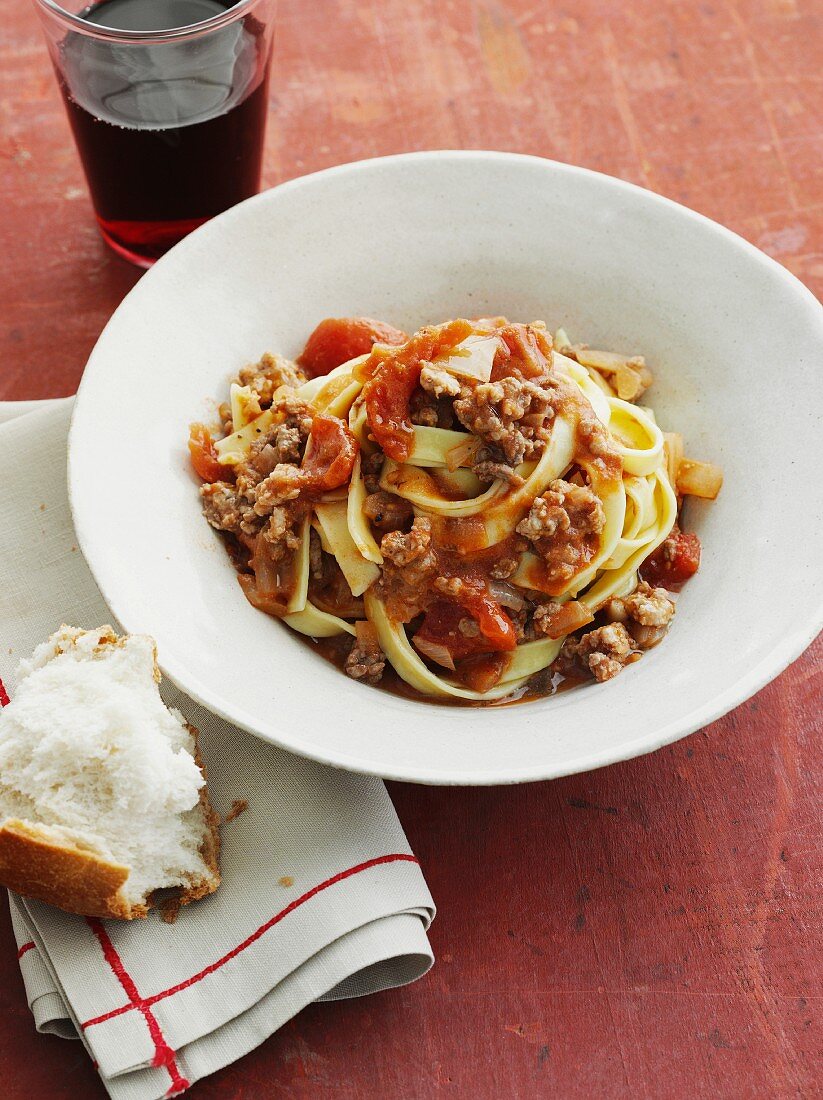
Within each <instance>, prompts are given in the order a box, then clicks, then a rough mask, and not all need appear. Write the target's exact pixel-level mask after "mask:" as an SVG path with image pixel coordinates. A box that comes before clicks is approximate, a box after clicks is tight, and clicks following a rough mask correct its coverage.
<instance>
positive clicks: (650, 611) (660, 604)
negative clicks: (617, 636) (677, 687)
mask: <svg viewBox="0 0 823 1100" xmlns="http://www.w3.org/2000/svg"><path fill="white" fill-rule="evenodd" d="M603 611H604V613H605V615H606V618H607V619H609V620H610V621H611V622H619V623H625V625H626V626H627V628H628V629H629V631H630V632H631V635H632V637H633V638H634V640H635V644H636V645H637V647H638V648H639V649H651V648H652V646H655V645H657V643H658V642H660V641H661V640H662V639H663V638H664V637H665V635H666V633H667V631H668V629H669V625H670V624H671V621H672V619H673V618H674V612H675V606H674V602H673V601H672V600H670V599H669V596H668V593H667V592H666V590H665V588H652V586H651V585H650V584H646V582H645V581H641V582H640V584H638V586H637V588H635V590H634V592H632V593H631V595H629V596H622V597H615V598H614V599H612V600H609V602H608V603H607V604H606V606H605V607H604V608H603Z"/></svg>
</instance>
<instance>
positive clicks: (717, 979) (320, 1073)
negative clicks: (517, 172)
mask: <svg viewBox="0 0 823 1100" xmlns="http://www.w3.org/2000/svg"><path fill="white" fill-rule="evenodd" d="M822 25H823V10H822V9H821V7H820V4H819V3H817V2H816V0H737V2H734V0H708V2H705V0H704V2H700V3H698V2H696V0H694V2H693V0H614V2H612V3H608V2H604V0H599V2H598V0H576V3H574V4H572V3H568V4H565V3H562V2H561V0H543V2H535V0H415V2H413V3H408V2H406V0H321V2H319V3H316V4H309V3H306V2H305V0H280V16H279V39H278V41H277V44H276V58H277V61H276V70H275V78H274V82H273V86H272V89H271V119H270V124H269V126H270V129H269V136H268V144H267V151H266V164H265V183H266V184H267V185H270V184H274V183H277V182H279V181H281V180H285V179H288V178H289V177H292V176H296V175H300V174H302V173H305V172H310V171H313V170H315V169H318V168H324V167H326V166H328V165H331V164H335V163H338V162H342V161H347V160H353V159H357V158H360V157H367V156H375V155H379V154H385V153H394V152H398V151H402V150H410V149H424V148H447V147H464V148H498V149H512V150H519V151H522V152H528V153H537V154H541V155H544V156H549V157H554V158H557V159H559V160H564V161H571V162H574V163H577V164H583V165H586V166H589V167H592V168H596V169H600V170H602V171H605V172H608V173H611V174H613V175H617V176H622V177H624V178H625V179H629V180H633V181H635V182H638V183H641V184H644V185H645V186H648V187H651V188H652V189H654V190H658V191H660V192H662V193H663V194H666V195H669V196H670V197H672V198H674V199H678V200H679V201H681V202H684V203H686V204H688V205H689V206H692V207H694V208H696V209H697V210H700V211H702V212H703V213H705V214H708V215H709V216H710V217H713V218H716V219H718V220H719V221H721V222H723V223H724V224H726V225H728V226H730V227H731V228H732V229H735V230H736V231H737V232H739V233H741V234H743V235H744V236H745V237H747V238H749V240H751V241H753V242H754V243H755V244H757V245H758V246H759V247H761V248H763V249H765V250H766V251H767V252H769V253H770V254H772V255H773V256H775V257H776V258H777V259H778V260H780V261H781V262H782V263H783V264H785V265H786V266H787V267H789V268H790V269H791V270H792V271H794V272H795V273H796V274H797V275H798V276H799V277H800V278H801V279H803V280H804V281H805V282H806V283H807V284H808V285H809V286H810V287H811V288H812V289H813V290H815V291H816V292H817V293H818V294H819V293H820V292H821V289H823V126H821V119H820V115H819V113H818V114H816V109H817V110H818V111H819V107H820V103H821V94H820V93H821V72H823V65H821V62H823V33H822ZM3 31H4V33H3V38H2V41H1V42H0V111H2V119H3V125H2V139H1V140H2V145H0V149H2V154H3V171H2V175H0V232H2V237H1V238H0V240H2V244H3V248H2V264H0V302H2V318H1V319H0V340H2V360H0V398H28V397H47V396H56V395H61V394H69V393H72V392H73V391H74V389H75V388H76V386H77V382H78V380H79V378H80V374H81V372H82V370H83V364H84V362H85V359H86V356H87V353H88V351H89V350H90V348H91V346H92V344H93V343H94V340H95V339H96V337H97V335H98V333H99V332H100V330H101V328H102V327H103V325H104V323H105V322H106V320H107V318H108V317H109V315H110V314H111V312H112V310H113V309H114V307H115V306H116V305H117V303H118V302H119V301H120V299H121V298H122V297H123V295H124V294H125V293H126V292H127V291H128V289H129V288H130V287H131V286H132V285H133V283H134V282H135V281H136V280H137V278H138V277H139V273H138V272H137V271H136V270H135V269H133V268H131V267H129V266H127V265H126V264H125V263H123V262H122V261H120V260H118V259H116V258H115V257H114V256H113V255H112V254H111V253H109V252H108V251H107V250H106V248H105V247H104V246H103V244H102V243H101V241H100V240H99V239H98V236H97V232H96V229H95V227H94V223H93V221H92V216H91V211H90V207H89V203H88V199H87V197H86V192H85V189H84V185H83V179H82V176H81V172H80V169H79V166H78V162H77V159H76V156H75V152H74V149H73V146H72V143H71V138H70V135H69V131H68V126H67V124H66V121H65V119H64V117H63V113H62V108H61V106H60V103H59V100H58V95H57V90H56V87H55V84H54V79H53V76H52V74H51V71H50V68H49V64H48V61H47V58H46V53H45V49H44V47H43V43H42V41H41V37H40V32H39V28H38V26H37V24H36V21H35V18H34V16H33V14H32V12H31V10H30V8H29V6H28V5H27V4H26V3H17V4H12V3H11V0H6V3H5V6H4V10H3ZM722 629H723V624H721V623H719V624H718V631H720V630H722ZM821 656H823V645H821V643H820V641H819V640H818V643H817V644H816V645H815V646H813V647H812V649H810V650H809V651H808V652H807V653H806V654H805V655H804V656H803V657H802V658H801V659H800V660H799V661H797V662H796V663H795V664H794V665H793V666H792V667H791V668H790V669H789V670H788V671H787V672H785V673H784V674H783V675H782V676H781V677H780V678H779V679H778V680H776V681H775V682H774V683H773V684H772V685H771V686H769V687H767V688H766V689H765V690H763V691H762V692H760V693H759V694H758V695H757V696H756V697H755V698H754V699H752V700H751V701H749V702H748V703H746V704H745V705H744V706H742V707H740V708H738V710H736V711H734V712H733V713H732V714H730V715H728V716H727V717H726V718H724V719H723V720H722V721H720V722H716V723H714V725H712V726H710V727H708V728H707V729H705V730H703V731H702V732H701V733H698V734H695V735H694V736H693V737H690V738H688V739H687V740H685V741H682V742H680V743H679V744H676V745H673V746H671V747H670V748H666V749H663V750H661V751H660V752H657V753H655V754H654V755H652V756H647V757H644V758H642V759H639V760H633V761H630V762H629V763H626V764H620V765H616V766H614V767H611V768H604V769H602V770H600V771H598V772H593V773H591V774H589V775H582V776H574V777H572V778H569V779H563V780H558V781H555V782H552V783H541V784H536V785H532V786H528V787H520V788H510V789H500V788H499V789H491V790H443V789H427V788H420V787H411V786H400V785H393V786H392V797H393V798H394V800H395V804H396V805H397V808H398V810H399V812H400V816H401V818H402V820H403V822H404V824H405V826H406V829H407V831H408V834H409V837H410V840H411V842H412V844H413V846H414V848H415V851H416V852H417V853H418V855H419V856H420V858H421V861H422V863H423V867H424V870H425V872H426V875H427V878H428V881H429V884H430V886H431V890H432V893H433V894H434V896H435V899H436V900H437V902H438V903H439V907H440V913H439V916H438V919H437V921H436V922H435V924H434V927H433V929H432V934H431V935H432V942H433V945H434V949H435V952H436V955H437V965H436V967H435V969H434V971H433V972H432V973H431V974H430V975H429V976H428V977H427V978H426V979H424V980H423V981H422V982H420V983H418V984H417V985H414V986H412V987H410V988H408V989H404V990H400V991H398V992H393V993H384V994H381V995H378V996H375V997H371V998H368V999H366V1000H362V1001H354V1002H346V1003H338V1004H326V1005H319V1006H315V1007H313V1008H311V1009H309V1010H308V1011H306V1012H304V1013H303V1014H302V1015H301V1016H299V1017H298V1018H297V1019H295V1020H293V1021H292V1022H291V1023H290V1024H289V1025H287V1026H286V1027H285V1028H284V1029H283V1030H282V1031H281V1032H280V1033H279V1034H278V1035H276V1036H275V1037H274V1038H272V1039H270V1040H269V1041H268V1042H267V1043H265V1044H263V1046H262V1047H260V1048H259V1049H258V1050H257V1051H255V1052H254V1053H253V1054H251V1055H249V1056H248V1057H247V1058H245V1059H244V1060H242V1061H241V1062H240V1063H238V1064H236V1065H234V1066H232V1067H230V1068H228V1069H226V1070H224V1071H223V1072H221V1073H219V1074H217V1075H215V1076H214V1077H212V1078H210V1079H209V1080H207V1081H205V1082H202V1083H201V1084H199V1085H197V1086H195V1089H194V1094H196V1095H197V1096H198V1097H199V1098H202V1100H206V1098H217V1097H226V1098H228V1097H237V1098H241V1097H242V1098H252V1097H254V1098H256V1097H263V1096H278V1097H280V1096H283V1097H312V1098H315V1097H317V1098H321V1100H322V1098H324V1097H329V1098H331V1097H334V1098H335V1100H336V1098H339V1097H357V1098H360V1097H363V1098H382V1097H387V1096H392V1095H396V1096H400V1097H404V1098H408V1097H428V1096H432V1095H438V1096H439V1095H443V1096H453V1097H461V1098H463V1097H465V1098H472V1100H474V1098H480V1100H483V1098H486V1097H488V1098H492V1097H494V1098H497V1097H507V1098H508V1097H513V1098H519V1097H533V1096H542V1095H555V1096H559V1097H592V1096H595V1097H601V1096H602V1097H632V1098H636V1097H661V1098H664V1097H665V1098H670V1097H689V1098H692V1097H698V1098H699V1097H712V1098H714V1097H728V1098H734V1100H743V1098H748V1097H752V1098H755V1097H794V1096H803V1097H810V1096H813V1095H820V1080H821V1068H822V1067H823V1028H822V1027H821V1016H820V1003H821V984H822V979H823V964H821V951H820V933H821V923H823V921H822V920H821V915H822V914H821V871H823V861H822V860H821V848H823V845H821V831H820V795H821V791H820V787H821V768H820V764H819V747H818V746H819V740H818V741H817V743H816V738H817V739H819V736H820V733H821V714H820V696H821V681H822V680H823V677H821V664H823V662H821ZM0 1081H2V1084H0V1095H3V1096H5V1097H9V1098H10V1100H24V1098H25V1100H29V1098H40V1097H48V1098H54V1100H61V1098H66V1100H68V1098H70V1097H71V1098H73V1100H74V1098H78V1097H89V1098H93V1097H102V1096H104V1095H105V1094H104V1090H103V1089H102V1086H101V1085H100V1083H99V1081H98V1079H97V1076H96V1074H95V1072H94V1070H93V1069H92V1068H91V1065H90V1063H89V1061H88V1059H87V1057H86V1055H85V1053H84V1052H83V1051H82V1049H81V1048H80V1046H79V1044H72V1043H69V1042H65V1041H62V1040H59V1039H56V1038H42V1037H39V1036H37V1035H36V1034H35V1032H34V1028H33V1025H32V1021H31V1017H30V1015H29V1012H28V1009H27V1007H26V1003H25V1000H24V997H23V988H22V983H21V981H20V978H19V974H18V971H17V964H16V961H15V952H14V944H13V939H12V936H11V931H10V929H9V925H8V918H7V915H6V914H5V912H3V915H2V918H0Z"/></svg>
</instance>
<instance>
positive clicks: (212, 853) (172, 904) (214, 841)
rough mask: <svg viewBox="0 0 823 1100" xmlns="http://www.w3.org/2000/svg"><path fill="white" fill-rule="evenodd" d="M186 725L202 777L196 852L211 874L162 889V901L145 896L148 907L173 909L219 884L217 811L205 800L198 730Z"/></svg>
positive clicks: (203, 768)
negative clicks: (200, 839) (200, 838)
mask: <svg viewBox="0 0 823 1100" xmlns="http://www.w3.org/2000/svg"><path fill="white" fill-rule="evenodd" d="M186 728H187V729H188V731H189V733H190V734H191V735H192V737H193V738H194V762H195V763H196V764H197V766H198V768H199V769H200V771H201V772H202V773H203V778H204V779H205V780H206V782H205V783H204V784H203V786H202V787H201V788H200V808H201V810H202V811H203V826H204V831H203V842H202V844H201V845H200V855H201V856H202V857H203V862H204V863H205V864H206V866H207V867H208V869H209V871H210V872H211V875H210V876H209V877H208V878H202V879H198V880H197V881H194V882H191V883H190V884H189V885H188V886H184V887H181V888H180V889H178V890H173V891H171V892H170V891H166V890H164V891H163V894H164V898H163V900H162V901H161V900H160V899H159V898H154V897H152V896H149V899H148V903H149V908H152V907H153V906H155V905H156V906H158V908H161V909H165V910H166V911H171V912H176V911H177V910H178V909H179V908H180V906H181V905H188V904H189V902H192V901H198V900H199V899H200V898H204V897H206V895H207V894H213V893H214V891H215V890H216V889H217V887H218V886H219V885H220V814H218V813H217V812H216V810H215V809H214V807H213V806H212V804H211V802H210V801H209V777H208V774H207V773H206V765H205V764H204V763H203V758H202V756H201V755H200V730H199V729H198V728H197V727H196V726H193V725H192V724H191V722H186Z"/></svg>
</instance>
